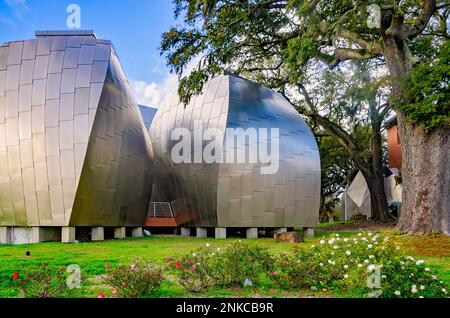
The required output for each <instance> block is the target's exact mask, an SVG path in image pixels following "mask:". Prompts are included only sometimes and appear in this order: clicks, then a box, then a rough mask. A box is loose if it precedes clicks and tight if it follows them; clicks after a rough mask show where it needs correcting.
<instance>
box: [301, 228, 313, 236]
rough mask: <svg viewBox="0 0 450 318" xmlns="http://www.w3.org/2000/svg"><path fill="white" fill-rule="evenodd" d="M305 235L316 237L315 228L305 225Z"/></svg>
mask: <svg viewBox="0 0 450 318" xmlns="http://www.w3.org/2000/svg"><path fill="white" fill-rule="evenodd" d="M303 236H304V237H307V238H312V237H314V229H313V228H312V227H305V228H304V229H303Z"/></svg>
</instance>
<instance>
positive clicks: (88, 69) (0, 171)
mask: <svg viewBox="0 0 450 318" xmlns="http://www.w3.org/2000/svg"><path fill="white" fill-rule="evenodd" d="M151 156H152V150H151V143H150V140H149V137H148V133H147V131H146V129H145V126H144V123H143V120H142V117H141V116H140V113H139V109H138V105H137V103H136V101H135V100H134V98H133V95H132V93H131V91H130V88H129V85H128V82H127V79H126V77H125V75H124V72H123V70H122V67H121V65H120V62H119V59H118V57H117V55H116V53H115V50H114V48H113V46H112V44H111V42H110V41H104V40H98V39H97V38H96V36H95V34H94V33H93V32H87V31H61V32H58V31H56V32H36V39H32V40H26V41H17V42H9V43H6V44H3V45H2V46H1V47H0V227H4V228H3V229H5V228H6V227H39V226H41V227H57V226H60V227H64V226H70V227H75V226H122V227H123V226H142V225H143V224H144V221H145V218H146V211H147V208H148V204H149V201H150V195H151V193H150V192H151V184H152V177H151V172H150V171H151Z"/></svg>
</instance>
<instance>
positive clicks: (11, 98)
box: [5, 90, 19, 118]
mask: <svg viewBox="0 0 450 318" xmlns="http://www.w3.org/2000/svg"><path fill="white" fill-rule="evenodd" d="M18 114H19V91H18V90H14V91H8V92H6V97H5V118H11V117H17V116H18Z"/></svg>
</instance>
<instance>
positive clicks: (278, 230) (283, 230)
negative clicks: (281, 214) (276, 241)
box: [274, 227, 288, 233]
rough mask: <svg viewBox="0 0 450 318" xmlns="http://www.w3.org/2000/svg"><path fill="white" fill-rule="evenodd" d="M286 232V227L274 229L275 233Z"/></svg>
mask: <svg viewBox="0 0 450 318" xmlns="http://www.w3.org/2000/svg"><path fill="white" fill-rule="evenodd" d="M287 231H288V229H287V227H280V228H279V229H276V230H275V231H274V232H275V233H286V232H287Z"/></svg>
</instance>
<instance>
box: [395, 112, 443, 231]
mask: <svg viewBox="0 0 450 318" xmlns="http://www.w3.org/2000/svg"><path fill="white" fill-rule="evenodd" d="M397 121H398V123H399V129H400V139H401V143H402V152H403V159H402V186H403V196H402V201H403V202H402V208H401V214H400V221H399V223H398V228H399V229H400V230H401V231H405V232H407V233H410V234H412V233H417V234H420V233H424V234H428V233H431V232H443V233H446V234H447V235H448V234H449V233H450V158H449V157H450V129H449V128H448V127H443V128H440V129H437V130H435V131H434V132H432V133H430V134H425V133H424V132H423V130H422V129H421V128H420V127H415V126H412V125H411V124H409V123H407V122H406V121H405V119H404V117H403V116H402V115H401V114H399V115H398V119H397Z"/></svg>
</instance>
